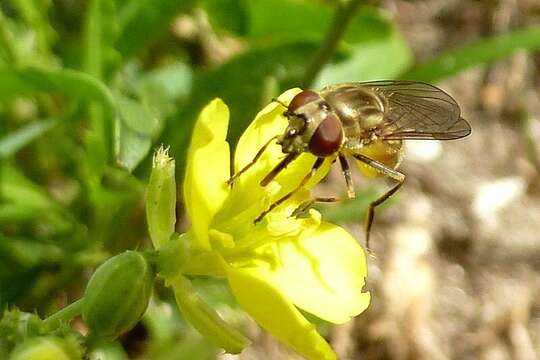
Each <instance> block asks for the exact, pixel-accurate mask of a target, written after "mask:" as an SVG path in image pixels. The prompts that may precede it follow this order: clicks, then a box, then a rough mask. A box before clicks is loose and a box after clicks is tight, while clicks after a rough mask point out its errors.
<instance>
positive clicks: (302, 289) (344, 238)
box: [259, 223, 370, 324]
mask: <svg viewBox="0 0 540 360" xmlns="http://www.w3.org/2000/svg"><path fill="white" fill-rule="evenodd" d="M276 246H277V254H279V261H278V262H277V263H279V264H280V265H279V266H275V265H274V264H275V262H273V263H272V264H270V263H267V264H266V266H265V265H261V266H260V268H261V269H260V271H259V275H260V276H261V278H263V279H266V280H267V281H268V282H270V283H272V284H274V286H275V287H277V288H279V290H280V291H281V292H282V293H283V294H285V296H287V298H288V299H290V301H291V302H293V303H294V304H295V305H296V306H298V307H299V308H301V309H303V310H305V311H307V312H309V313H312V314H313V315H316V316H317V317H319V318H321V319H324V320H326V321H329V322H332V323H336V324H341V323H344V322H347V321H349V320H350V318H351V317H353V316H356V315H358V314H360V313H361V312H363V311H364V310H365V309H366V308H367V306H368V305H369V301H370V294H369V293H368V292H362V289H363V286H364V279H365V277H366V275H367V265H366V259H365V255H364V251H363V250H362V248H361V247H360V245H359V244H358V243H357V241H356V240H355V239H354V238H353V237H352V236H351V235H350V234H349V233H348V232H347V231H345V230H344V229H343V228H341V227H339V226H336V225H333V224H330V223H322V224H321V225H320V227H319V228H318V229H317V230H316V231H314V232H304V233H302V234H301V235H300V238H299V239H294V240H284V241H278V242H277V243H276Z"/></svg>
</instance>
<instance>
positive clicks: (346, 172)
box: [292, 155, 356, 217]
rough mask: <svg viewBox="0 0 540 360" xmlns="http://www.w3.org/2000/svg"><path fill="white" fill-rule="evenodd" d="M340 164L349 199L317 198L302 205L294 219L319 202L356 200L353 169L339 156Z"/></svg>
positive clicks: (296, 211) (343, 157)
mask: <svg viewBox="0 0 540 360" xmlns="http://www.w3.org/2000/svg"><path fill="white" fill-rule="evenodd" d="M339 164H340V165H341V173H342V174H343V177H345V182H346V183H347V197H346V198H342V197H339V198H338V197H315V198H313V199H311V200H308V201H306V202H304V203H303V204H300V206H298V208H297V209H296V210H294V212H293V214H292V216H293V217H296V216H299V215H301V214H303V213H305V212H306V211H307V210H308V209H309V208H310V207H311V206H312V205H313V204H315V203H317V202H323V203H335V202H340V201H343V200H346V199H354V197H355V196H356V193H355V192H354V184H353V181H352V177H351V168H350V166H349V162H348V161H347V158H346V157H345V156H343V155H339Z"/></svg>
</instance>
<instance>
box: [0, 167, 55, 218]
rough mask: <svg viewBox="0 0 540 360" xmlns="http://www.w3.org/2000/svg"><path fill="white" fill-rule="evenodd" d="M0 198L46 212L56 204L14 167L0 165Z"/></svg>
mask: <svg viewBox="0 0 540 360" xmlns="http://www.w3.org/2000/svg"><path fill="white" fill-rule="evenodd" d="M0 174H1V176H0V196H1V198H2V199H4V200H7V201H9V202H13V203H15V204H19V205H22V206H24V207H28V208H32V209H41V210H48V211H50V210H51V209H54V208H56V207H57V204H56V202H55V201H54V200H52V199H51V198H50V196H49V195H48V194H47V193H46V192H45V191H44V190H43V188H41V187H40V186H38V185H36V184H34V183H33V182H32V181H30V180H29V179H27V178H26V177H25V176H24V175H23V174H21V173H20V172H19V171H18V170H17V169H16V168H15V167H13V166H11V165H9V164H7V163H6V162H3V163H0Z"/></svg>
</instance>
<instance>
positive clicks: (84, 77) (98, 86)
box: [0, 67, 115, 118]
mask: <svg viewBox="0 0 540 360" xmlns="http://www.w3.org/2000/svg"><path fill="white" fill-rule="evenodd" d="M0 79H2V81H0V101H3V100H9V99H12V98H13V97H15V96H18V95H22V94H37V93H62V94H64V95H65V96H67V97H71V98H73V99H75V100H79V101H85V102H87V101H89V100H93V101H96V102H98V103H100V104H101V105H103V109H104V111H105V114H106V116H109V117H111V118H112V117H113V116H114V114H115V105H114V99H113V96H112V94H111V92H110V91H109V89H108V88H107V87H106V86H105V85H104V84H103V83H102V82H100V81H99V80H96V79H95V78H94V77H92V76H90V75H88V74H85V73H82V72H79V71H75V70H68V69H64V70H58V69H45V68H30V67H24V68H19V67H0Z"/></svg>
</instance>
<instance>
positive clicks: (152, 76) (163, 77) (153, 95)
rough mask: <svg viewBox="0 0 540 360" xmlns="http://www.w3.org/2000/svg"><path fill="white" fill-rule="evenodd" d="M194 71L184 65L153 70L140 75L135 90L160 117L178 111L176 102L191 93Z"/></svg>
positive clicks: (179, 64)
mask: <svg viewBox="0 0 540 360" xmlns="http://www.w3.org/2000/svg"><path fill="white" fill-rule="evenodd" d="M192 81H193V71H192V70H191V68H190V67H189V66H188V65H186V64H184V63H175V64H171V65H168V66H165V67H162V68H158V69H153V70H151V71H148V72H146V73H143V74H141V75H140V77H139V78H138V79H137V80H136V81H135V84H134V86H135V88H136V91H137V93H138V94H139V96H140V97H141V99H142V101H143V102H144V103H145V104H148V106H149V107H150V108H151V109H152V110H156V111H158V112H159V114H160V115H168V114H170V113H172V112H173V111H174V110H175V109H176V106H177V104H176V102H177V101H178V100H179V99H182V98H185V97H186V96H188V95H189V93H190V91H191V86H192Z"/></svg>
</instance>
